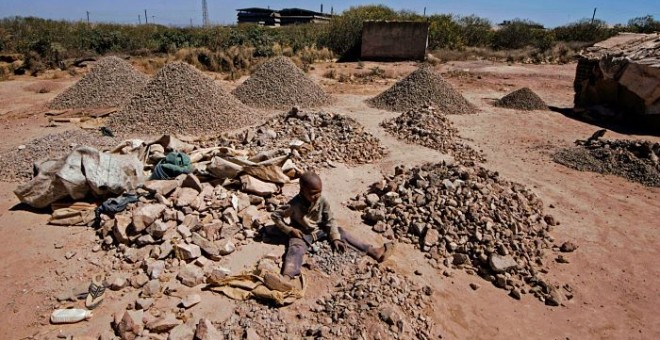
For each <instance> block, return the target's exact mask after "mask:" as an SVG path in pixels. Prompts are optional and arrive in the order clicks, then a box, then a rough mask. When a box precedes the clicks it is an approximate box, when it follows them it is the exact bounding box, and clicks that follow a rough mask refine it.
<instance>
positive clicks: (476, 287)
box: [470, 282, 481, 290]
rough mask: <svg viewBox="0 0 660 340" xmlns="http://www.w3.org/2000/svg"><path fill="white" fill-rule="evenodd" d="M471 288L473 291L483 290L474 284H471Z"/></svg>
mask: <svg viewBox="0 0 660 340" xmlns="http://www.w3.org/2000/svg"><path fill="white" fill-rule="evenodd" d="M470 288H472V290H477V289H479V288H481V286H479V285H478V284H476V283H474V282H473V283H470Z"/></svg>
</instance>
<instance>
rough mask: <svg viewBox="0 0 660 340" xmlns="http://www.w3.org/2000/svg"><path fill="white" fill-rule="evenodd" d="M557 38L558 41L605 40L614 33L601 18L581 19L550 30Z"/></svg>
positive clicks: (590, 41)
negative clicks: (592, 19) (592, 20)
mask: <svg viewBox="0 0 660 340" xmlns="http://www.w3.org/2000/svg"><path fill="white" fill-rule="evenodd" d="M552 32H553V33H554V35H555V37H556V38H557V40H560V41H580V42H589V43H593V42H597V41H601V40H605V39H607V38H609V37H611V36H612V35H613V34H614V32H615V31H614V30H612V29H610V28H609V27H608V26H607V23H606V22H605V21H603V20H594V22H593V23H592V22H591V19H582V20H580V21H577V22H574V23H570V24H567V25H564V26H559V27H556V28H554V29H553V30H552Z"/></svg>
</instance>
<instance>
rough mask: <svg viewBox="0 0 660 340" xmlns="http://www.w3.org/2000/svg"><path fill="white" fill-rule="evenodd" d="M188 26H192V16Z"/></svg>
mask: <svg viewBox="0 0 660 340" xmlns="http://www.w3.org/2000/svg"><path fill="white" fill-rule="evenodd" d="M190 27H193V24H192V18H190Z"/></svg>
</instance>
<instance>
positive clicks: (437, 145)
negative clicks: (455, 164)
mask: <svg viewBox="0 0 660 340" xmlns="http://www.w3.org/2000/svg"><path fill="white" fill-rule="evenodd" d="M380 125H381V126H382V127H383V128H384V129H385V130H386V131H387V132H389V133H391V134H393V135H394V136H396V137H397V138H399V139H402V140H405V141H408V142H411V143H415V144H419V145H422V146H425V147H428V148H432V149H435V150H438V151H440V152H442V153H446V154H451V155H453V156H454V159H456V160H458V161H461V162H475V161H477V162H484V161H485V160H486V159H485V158H484V157H483V155H482V154H481V153H479V152H478V151H476V150H474V149H472V148H471V147H470V146H468V145H465V144H462V143H461V142H460V141H459V139H460V137H459V135H458V130H457V129H456V128H454V126H453V124H452V123H451V121H450V120H449V119H448V118H447V116H446V115H445V114H443V113H442V112H440V111H437V110H435V109H433V108H432V107H424V108H421V109H417V110H410V111H408V112H406V113H403V114H401V115H400V116H398V117H396V118H393V119H389V120H386V121H384V122H382V123H381V124H380Z"/></svg>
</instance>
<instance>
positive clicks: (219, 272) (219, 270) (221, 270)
mask: <svg viewBox="0 0 660 340" xmlns="http://www.w3.org/2000/svg"><path fill="white" fill-rule="evenodd" d="M229 275H231V270H229V269H227V268H225V267H215V268H213V269H212V270H211V274H210V275H209V279H211V280H215V281H218V280H222V279H224V278H225V277H227V276H229Z"/></svg>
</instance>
